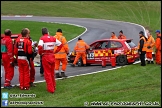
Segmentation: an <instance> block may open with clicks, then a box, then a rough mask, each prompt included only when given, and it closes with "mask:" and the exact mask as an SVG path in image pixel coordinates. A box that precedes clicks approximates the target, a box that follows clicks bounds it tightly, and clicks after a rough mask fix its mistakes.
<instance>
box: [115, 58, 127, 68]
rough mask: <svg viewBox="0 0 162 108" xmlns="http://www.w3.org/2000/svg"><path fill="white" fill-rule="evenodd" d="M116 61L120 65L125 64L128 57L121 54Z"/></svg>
mask: <svg viewBox="0 0 162 108" xmlns="http://www.w3.org/2000/svg"><path fill="white" fill-rule="evenodd" d="M116 62H117V63H118V65H119V66H124V65H126V64H127V57H126V56H125V55H119V56H118V57H117V58H116Z"/></svg>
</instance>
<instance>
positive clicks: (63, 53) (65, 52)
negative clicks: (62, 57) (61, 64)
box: [56, 52, 66, 54]
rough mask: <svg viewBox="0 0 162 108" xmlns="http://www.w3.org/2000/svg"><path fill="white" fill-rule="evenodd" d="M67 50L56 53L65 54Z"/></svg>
mask: <svg viewBox="0 0 162 108" xmlns="http://www.w3.org/2000/svg"><path fill="white" fill-rule="evenodd" d="M65 53H66V52H58V53H56V54H65Z"/></svg>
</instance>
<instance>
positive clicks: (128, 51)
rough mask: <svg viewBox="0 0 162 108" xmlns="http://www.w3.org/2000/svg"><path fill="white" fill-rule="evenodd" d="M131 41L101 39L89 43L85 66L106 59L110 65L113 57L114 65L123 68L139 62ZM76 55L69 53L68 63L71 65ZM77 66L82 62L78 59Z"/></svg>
mask: <svg viewBox="0 0 162 108" xmlns="http://www.w3.org/2000/svg"><path fill="white" fill-rule="evenodd" d="M132 40H133V39H102V40H97V41H95V42H93V43H91V44H90V45H89V46H90V49H88V50H87V51H86V52H87V56H86V63H87V64H86V65H91V64H101V63H102V59H103V58H105V59H106V64H111V57H112V56H115V58H116V64H118V65H119V66H124V65H126V64H132V63H134V62H135V61H136V60H139V54H138V49H137V46H136V45H135V44H134V43H133V42H132ZM75 56H76V54H75V53H74V52H71V53H70V54H69V56H68V62H69V63H73V62H74V59H75ZM77 64H78V66H82V65H83V62H82V59H81V58H80V59H79V60H78V63H77Z"/></svg>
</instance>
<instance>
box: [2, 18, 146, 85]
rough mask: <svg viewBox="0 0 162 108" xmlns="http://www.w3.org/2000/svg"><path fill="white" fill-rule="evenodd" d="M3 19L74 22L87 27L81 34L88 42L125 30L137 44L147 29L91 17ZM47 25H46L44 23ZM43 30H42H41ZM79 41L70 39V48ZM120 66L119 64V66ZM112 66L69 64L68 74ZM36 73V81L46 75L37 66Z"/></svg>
mask: <svg viewBox="0 0 162 108" xmlns="http://www.w3.org/2000/svg"><path fill="white" fill-rule="evenodd" d="M1 20H25V21H41V22H42V21H43V22H52V23H54V22H57V23H67V24H74V25H80V26H83V27H85V28H86V31H85V33H83V34H82V35H81V37H82V39H83V40H84V41H85V42H87V43H88V44H90V43H92V42H93V41H96V40H99V39H104V38H110V36H111V32H115V33H116V35H117V36H118V35H119V31H120V30H123V32H124V34H125V35H126V36H127V38H130V39H133V42H134V43H135V44H136V45H137V44H138V41H139V34H138V33H139V31H145V29H144V27H142V26H140V25H138V24H132V23H126V22H120V21H111V20H101V19H89V18H65V17H39V16H33V17H14V16H13V17H1ZM44 27H46V25H44ZM29 29H30V28H29ZM40 32H41V30H40ZM76 42H77V38H75V39H73V40H72V41H69V43H68V44H69V48H70V50H71V51H72V50H73V48H74V46H75V43H76ZM117 67H118V66H117ZM111 68H112V67H111V66H106V68H102V67H101V66H99V65H95V66H87V67H70V65H68V66H67V71H66V75H68V76H74V75H80V74H87V73H91V72H96V71H102V70H105V69H111ZM35 69H36V75H35V81H42V80H44V77H40V73H39V72H40V71H39V70H40V68H39V67H36V68H35ZM18 76H19V74H18V68H15V72H14V78H13V80H12V82H11V83H12V84H13V85H15V84H19V81H18V79H19V78H18ZM3 84H4V73H3V78H1V87H3Z"/></svg>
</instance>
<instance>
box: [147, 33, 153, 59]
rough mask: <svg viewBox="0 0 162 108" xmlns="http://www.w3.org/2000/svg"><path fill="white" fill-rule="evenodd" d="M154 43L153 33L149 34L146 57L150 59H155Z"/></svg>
mask: <svg viewBox="0 0 162 108" xmlns="http://www.w3.org/2000/svg"><path fill="white" fill-rule="evenodd" d="M154 45H155V40H154V38H153V37H152V35H149V36H148V40H147V50H146V58H147V60H148V61H153V58H152V52H153V47H154Z"/></svg>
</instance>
